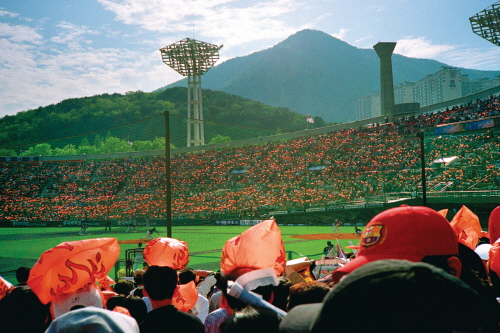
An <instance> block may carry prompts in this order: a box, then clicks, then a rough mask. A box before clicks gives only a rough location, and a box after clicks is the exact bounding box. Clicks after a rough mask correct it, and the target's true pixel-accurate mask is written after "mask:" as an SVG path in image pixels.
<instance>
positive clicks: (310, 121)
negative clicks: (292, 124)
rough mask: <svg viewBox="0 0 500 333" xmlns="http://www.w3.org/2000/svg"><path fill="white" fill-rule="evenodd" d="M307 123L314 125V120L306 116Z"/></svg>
mask: <svg viewBox="0 0 500 333" xmlns="http://www.w3.org/2000/svg"><path fill="white" fill-rule="evenodd" d="M307 122H308V123H311V124H314V119H313V118H312V117H311V116H307Z"/></svg>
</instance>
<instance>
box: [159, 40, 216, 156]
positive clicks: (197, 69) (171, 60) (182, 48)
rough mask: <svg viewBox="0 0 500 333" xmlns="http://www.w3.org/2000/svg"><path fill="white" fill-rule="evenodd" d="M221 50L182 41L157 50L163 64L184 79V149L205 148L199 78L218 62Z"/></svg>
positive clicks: (190, 41)
mask: <svg viewBox="0 0 500 333" xmlns="http://www.w3.org/2000/svg"><path fill="white" fill-rule="evenodd" d="M221 48H222V45H221V46H217V45H214V44H209V43H205V42H201V41H199V40H196V39H191V38H185V39H183V40H180V41H178V42H175V43H173V44H171V45H168V46H165V47H162V48H161V49H160V52H161V58H162V60H163V62H164V63H165V64H167V65H168V66H170V67H171V68H172V69H174V70H175V71H176V72H177V73H179V74H181V75H182V76H187V77H188V114H187V118H188V120H187V146H188V147H191V145H194V146H200V145H204V144H205V132H204V129H203V107H202V96H201V76H202V75H203V74H205V73H206V72H207V71H208V70H209V69H210V68H211V67H212V66H213V64H215V62H217V60H219V50H220V49H221Z"/></svg>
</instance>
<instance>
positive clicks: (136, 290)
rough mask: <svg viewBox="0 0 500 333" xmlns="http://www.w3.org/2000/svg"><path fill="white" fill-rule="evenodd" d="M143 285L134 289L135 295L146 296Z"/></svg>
mask: <svg viewBox="0 0 500 333" xmlns="http://www.w3.org/2000/svg"><path fill="white" fill-rule="evenodd" d="M142 289H144V288H143V287H139V288H135V289H134V296H139V297H144V293H143V292H142Z"/></svg>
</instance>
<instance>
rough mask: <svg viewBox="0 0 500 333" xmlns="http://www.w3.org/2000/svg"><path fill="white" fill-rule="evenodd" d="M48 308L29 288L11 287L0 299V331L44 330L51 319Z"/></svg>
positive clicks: (35, 332)
mask: <svg viewBox="0 0 500 333" xmlns="http://www.w3.org/2000/svg"><path fill="white" fill-rule="evenodd" d="M49 309H50V304H48V305H44V304H43V303H42V302H40V300H39V299H38V296H37V295H36V294H35V293H34V292H33V291H32V290H31V289H29V288H13V289H11V290H10V292H8V293H7V294H6V295H5V297H4V298H2V299H0V332H9V333H26V332H30V333H42V332H45V330H46V329H47V327H48V326H49V324H50V322H51V321H52V317H51V315H50V310H49Z"/></svg>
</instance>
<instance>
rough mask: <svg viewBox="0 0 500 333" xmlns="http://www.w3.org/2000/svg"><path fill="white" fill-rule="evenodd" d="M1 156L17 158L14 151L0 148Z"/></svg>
mask: <svg viewBox="0 0 500 333" xmlns="http://www.w3.org/2000/svg"><path fill="white" fill-rule="evenodd" d="M0 156H17V154H16V151H15V150H14V149H7V148H0Z"/></svg>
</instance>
